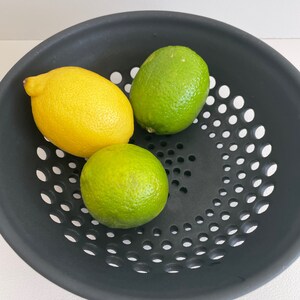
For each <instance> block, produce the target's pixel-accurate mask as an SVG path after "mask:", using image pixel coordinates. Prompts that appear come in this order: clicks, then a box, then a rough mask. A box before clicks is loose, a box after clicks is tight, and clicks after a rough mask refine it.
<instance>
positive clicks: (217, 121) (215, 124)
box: [213, 120, 221, 127]
mask: <svg viewBox="0 0 300 300" xmlns="http://www.w3.org/2000/svg"><path fill="white" fill-rule="evenodd" d="M213 125H214V126H215V127H220V126H221V121H220V120H214V122H213Z"/></svg>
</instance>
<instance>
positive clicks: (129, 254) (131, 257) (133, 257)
mask: <svg viewBox="0 0 300 300" xmlns="http://www.w3.org/2000/svg"><path fill="white" fill-rule="evenodd" d="M126 257H127V259H128V260H129V261H138V260H139V259H140V258H139V255H138V254H137V253H136V252H133V251H130V252H127V254H126Z"/></svg>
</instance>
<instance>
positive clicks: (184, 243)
mask: <svg viewBox="0 0 300 300" xmlns="http://www.w3.org/2000/svg"><path fill="white" fill-rule="evenodd" d="M192 245H193V242H192V240H191V239H189V238H185V239H183V240H182V246H183V247H185V248H188V247H191V246H192Z"/></svg>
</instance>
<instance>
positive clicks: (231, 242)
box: [229, 235, 246, 247]
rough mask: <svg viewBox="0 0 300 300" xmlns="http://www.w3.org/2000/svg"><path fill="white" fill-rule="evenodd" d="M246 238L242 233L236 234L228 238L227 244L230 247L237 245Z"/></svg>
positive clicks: (241, 243)
mask: <svg viewBox="0 0 300 300" xmlns="http://www.w3.org/2000/svg"><path fill="white" fill-rule="evenodd" d="M245 240H246V238H245V237H244V236H242V235H236V236H233V237H231V238H230V239H229V245H230V246H231V247H239V246H241V245H243V244H244V242H245Z"/></svg>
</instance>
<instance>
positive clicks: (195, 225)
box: [0, 11, 300, 300]
mask: <svg viewBox="0 0 300 300" xmlns="http://www.w3.org/2000/svg"><path fill="white" fill-rule="evenodd" d="M166 45H185V46H188V47H190V48H192V49H193V50H195V51H196V52H197V53H198V54H200V55H201V56H202V57H203V58H204V59H205V60H206V62H207V64H208V66H209V69H210V74H211V89H210V96H209V97H208V99H207V104H206V105H205V107H204V109H203V110H202V112H201V113H200V115H199V116H198V118H197V119H196V120H195V121H194V124H192V125H191V126H190V127H189V128H188V129H187V130H185V131H183V132H181V133H179V134H176V135H172V136H157V135H153V134H152V135H151V134H148V133H147V132H145V131H144V130H142V129H141V128H140V127H139V126H138V125H136V127H135V133H134V136H133V138H132V140H131V142H132V143H135V144H137V145H140V146H142V147H145V148H148V149H150V150H151V151H152V152H153V153H154V154H155V155H157V157H158V158H159V159H160V160H161V161H162V163H163V165H164V166H165V169H166V170H167V173H168V176H169V181H170V187H171V188H170V196H169V199H168V204H167V206H166V208H165V209H164V211H163V213H162V214H161V215H160V216H158V217H157V218H156V219H155V220H153V221H152V222H150V223H148V224H146V225H144V226H142V227H141V228H135V229H131V230H111V229H109V228H106V227H104V226H102V225H100V224H98V222H96V221H95V220H93V219H92V217H91V216H90V215H89V213H88V211H87V210H86V208H85V207H84V205H83V202H82V199H81V195H80V190H79V174H80V171H81V168H82V166H83V164H84V160H82V159H79V158H76V157H73V156H71V155H69V154H67V153H64V152H62V151H61V150H59V149H56V147H55V146H53V145H52V144H51V143H49V142H48V141H47V140H45V139H44V137H43V136H42V135H41V134H40V133H39V131H38V130H37V128H36V126H35V124H34V122H33V118H32V114H31V107H30V100H29V98H28V96H27V95H26V94H25V92H24V89H23V84H22V81H23V79H24V78H25V77H27V76H30V75H35V74H39V73H42V72H47V71H49V70H51V69H53V68H56V67H60V66H65V65H76V66H82V67H85V68H87V69H90V70H93V71H96V72H98V73H100V74H102V75H104V76H106V77H107V78H111V79H112V80H113V81H118V86H119V87H120V88H121V89H124V90H125V92H126V93H128V91H129V89H130V83H131V81H132V77H133V76H134V74H135V73H136V71H137V67H138V66H140V65H141V63H142V62H143V61H144V60H145V58H146V57H147V56H148V55H149V54H150V53H151V52H152V51H154V50H155V49H157V48H159V47H162V46H166ZM114 72H118V73H120V74H121V77H122V79H120V74H118V73H114ZM120 80H121V81H120ZM299 95H300V79H299V72H298V71H297V70H296V69H295V68H294V67H293V66H292V65H291V64H290V63H289V62H288V61H287V60H285V59H284V58H283V57H282V56H281V55H279V54H278V53H277V52H276V51H274V50H272V49H271V48H270V47H268V46H267V45H265V44H264V43H263V42H261V41H259V40H257V39H256V38H254V37H252V36H250V35H249V34H247V33H245V32H243V31H240V30H238V29H236V28H233V27H231V26H228V25H226V24H224V23H221V22H217V21H214V20H211V19H207V18H203V17H199V16H193V15H187V14H181V13H173V12H157V11H156V12H133V13H123V14H117V15H111V16H107V17H101V18H98V19H94V20H91V21H88V22H85V23H82V24H79V25H77V26H74V27H72V28H70V29H67V30H64V31H63V32H61V33H59V34H57V35H55V36H54V37H51V38H50V39H48V40H46V41H45V42H43V43H42V44H40V45H39V46H37V47H36V48H34V49H33V50H32V51H30V52H29V53H28V54H27V55H26V56H25V57H24V58H22V59H21V60H20V61H19V62H18V63H17V64H16V65H15V66H14V67H13V68H12V70H11V71H10V72H9V73H8V74H7V76H6V77H5V78H4V79H3V81H2V82H1V86H0V141H1V147H0V197H1V198H0V200H1V202H0V225H1V233H2V234H3V236H4V237H5V239H6V240H7V241H8V243H9V244H10V245H11V247H12V248H13V249H14V250H15V251H16V252H17V253H18V254H19V255H20V256H21V257H22V258H23V259H24V260H25V261H26V262H27V263H28V264H29V265H31V266H32V267H33V268H34V269H35V270H37V271H38V272H40V273H41V274H42V275H44V276H45V277H47V278H48V279H50V280H51V281H53V282H55V283H57V284H58V285H60V286H62V287H64V288H66V289H68V290H69V291H72V292H73V293H76V294H78V295H81V296H83V297H85V298H88V299H105V300H107V299H202V298H203V299H223V298H224V299H228V298H234V297H237V296H239V295H242V294H244V293H246V292H248V291H250V290H252V289H254V288H256V287H258V286H260V285H262V284H263V283H265V282H267V281H268V280H270V279H271V278H273V277H274V276H276V275H277V274H278V273H280V272H281V271H283V270H284V269H285V268H286V267H287V266H288V265H289V264H290V263H291V262H292V261H293V260H294V259H295V258H296V257H297V256H298V253H299V247H300V239H299V236H300V201H299V189H298V187H299V182H300V173H299V170H300V159H299V153H300V139H299V129H300V99H299V98H300V96H299Z"/></svg>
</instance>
